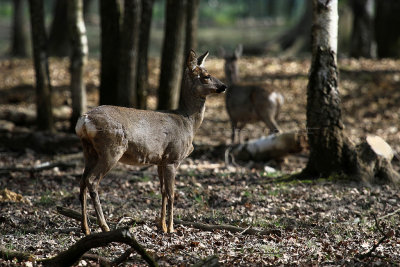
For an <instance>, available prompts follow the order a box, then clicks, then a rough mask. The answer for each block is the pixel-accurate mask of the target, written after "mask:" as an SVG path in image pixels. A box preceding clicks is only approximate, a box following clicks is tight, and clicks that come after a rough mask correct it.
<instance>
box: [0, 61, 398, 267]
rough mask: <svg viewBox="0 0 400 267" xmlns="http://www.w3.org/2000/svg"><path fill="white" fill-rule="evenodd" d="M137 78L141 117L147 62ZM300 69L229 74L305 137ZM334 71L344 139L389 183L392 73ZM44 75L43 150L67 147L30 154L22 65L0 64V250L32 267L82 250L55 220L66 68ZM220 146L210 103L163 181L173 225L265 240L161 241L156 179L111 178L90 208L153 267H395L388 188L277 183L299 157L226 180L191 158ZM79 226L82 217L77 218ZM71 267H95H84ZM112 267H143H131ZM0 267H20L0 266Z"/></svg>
mask: <svg viewBox="0 0 400 267" xmlns="http://www.w3.org/2000/svg"><path fill="white" fill-rule="evenodd" d="M150 65H151V68H150V85H151V88H152V90H151V96H150V97H149V107H150V108H154V107H155V106H156V98H155V97H154V95H155V88H156V87H157V77H158V74H159V69H158V67H157V66H158V65H159V61H156V60H152V61H151V64H150ZM309 65H310V62H309V60H305V59H304V60H301V59H296V60H289V59H285V60H283V59H279V58H244V59H243V60H241V63H240V69H241V71H242V75H241V76H242V77H243V79H244V80H246V81H254V82H265V83H268V84H270V85H271V86H274V87H276V88H277V89H278V90H279V91H280V92H281V93H282V94H283V95H284V96H285V100H286V103H285V105H284V106H283V109H282V114H281V116H280V119H279V122H278V123H279V124H280V125H281V127H282V128H283V129H284V130H285V131H305V130H306V126H305V125H306V115H305V107H306V91H307V89H306V88H307V72H308V69H309ZM206 67H207V68H208V70H209V72H210V73H211V74H213V75H215V76H217V77H219V78H221V79H223V76H224V75H223V72H222V71H223V61H222V60H220V59H210V60H209V61H208V62H207V63H206ZM339 67H340V86H339V87H340V93H341V96H342V107H343V121H344V124H345V133H346V134H347V135H348V136H349V137H350V139H351V140H353V141H354V142H355V143H358V142H360V140H362V139H363V138H365V136H366V135H367V134H376V135H379V136H381V137H382V138H383V139H385V140H386V141H387V142H388V143H389V144H390V145H391V147H392V148H393V149H394V151H395V152H396V153H397V155H396V157H395V158H394V160H393V162H392V163H393V165H394V167H395V169H396V170H397V171H399V170H400V159H399V153H400V129H399V127H400V104H399V103H400V60H397V61H396V60H352V59H341V60H339ZM50 68H51V79H52V83H53V86H54V97H53V102H54V104H55V107H56V110H55V112H56V118H57V123H56V125H57V130H58V133H57V134H55V135H46V134H44V136H47V137H49V136H50V137H54V136H57V137H58V138H59V139H57V140H64V139H68V141H66V142H61V143H59V144H58V143H56V142H55V141H54V142H53V143H45V144H44V145H43V144H38V143H34V142H33V141H32V140H42V139H40V138H39V139H38V136H39V135H40V134H38V133H37V132H36V131H35V129H34V125H33V123H34V113H35V106H34V89H33V86H32V85H33V83H34V73H33V70H32V69H33V68H32V62H30V61H26V60H12V61H11V60H3V61H1V62H0V116H1V117H0V125H1V127H0V247H5V248H7V249H10V250H16V251H25V252H29V253H31V254H33V255H35V256H36V257H37V258H45V257H51V256H54V255H56V254H57V253H59V252H61V251H63V250H66V249H67V248H68V247H69V246H70V245H72V244H74V243H75V242H76V241H77V240H79V239H81V238H82V237H83V234H82V233H81V232H80V228H79V227H80V224H79V222H77V221H75V220H73V219H71V218H68V217H64V216H63V215H61V214H59V213H58V212H57V210H56V207H57V206H62V207H65V208H70V209H73V210H76V211H79V210H80V203H79V200H78V194H79V178H80V176H81V174H82V170H83V156H82V154H81V148H80V144H79V140H78V139H77V138H76V137H75V136H74V135H73V134H67V133H66V131H67V129H68V127H69V125H68V120H67V118H68V116H67V115H68V114H69V112H70V108H69V106H70V102H71V100H70V93H69V91H68V86H67V85H68V80H69V74H68V61H67V60H54V59H53V60H51V64H50ZM98 76H99V64H98V62H97V61H96V60H90V61H89V64H88V70H87V73H86V83H87V85H88V105H89V107H93V106H96V105H97V101H98V92H97V90H96V88H97V87H98V85H99V80H98ZM65 114H67V115H65ZM12 121H13V122H12ZM242 135H243V137H244V138H245V139H251V138H257V137H260V136H262V135H265V132H264V126H263V125H262V124H261V123H257V124H254V125H248V126H247V127H246V129H245V130H244V131H243V134H242ZM32 137H35V138H36V139H35V138H32ZM229 137H230V125H229V120H228V116H227V113H226V111H225V105H224V96H223V95H218V96H212V97H210V98H209V99H208V100H207V109H206V115H205V120H204V122H203V124H202V126H201V128H200V130H199V131H198V133H197V135H196V138H195V142H194V143H195V152H194V154H193V155H192V156H191V157H189V158H188V159H186V160H185V161H184V162H183V164H182V165H181V167H180V170H179V174H178V176H177V179H176V195H175V217H176V218H178V219H180V220H182V221H185V222H201V223H205V224H213V225H216V224H228V225H234V226H240V227H243V228H244V229H247V228H251V229H253V228H254V229H259V230H263V229H265V230H271V231H270V233H269V234H266V235H261V234H255V235H250V234H246V233H245V232H242V233H232V232H229V231H227V230H214V231H205V230H201V229H197V228H194V227H190V226H184V225H182V224H175V230H176V232H175V233H172V234H163V233H161V232H160V230H158V228H157V223H156V221H157V218H158V216H159V212H160V209H161V208H160V207H161V197H160V192H159V182H158V178H157V170H156V168H154V167H151V168H148V169H146V170H144V171H139V169H138V168H137V167H132V166H126V165H122V164H120V165H118V166H117V167H115V168H114V169H113V170H112V171H111V172H110V173H109V174H108V175H107V176H106V177H105V178H104V179H103V180H102V182H101V186H100V198H101V201H102V206H103V210H104V213H105V216H106V218H107V220H108V221H110V222H114V223H118V225H119V226H132V227H133V235H134V237H135V238H136V239H137V241H138V242H139V243H140V244H142V245H143V246H144V247H145V248H146V249H147V250H148V251H149V252H150V253H151V254H152V255H153V257H154V258H155V259H156V260H157V262H158V263H159V264H160V265H162V266H189V265H191V264H193V263H195V262H197V261H199V260H200V259H202V258H205V257H207V256H210V255H217V256H218V259H219V261H220V263H221V264H222V265H224V266H232V265H242V266H249V265H253V266H255V265H257V266H259V265H303V266H311V265H312V266H316V265H323V266H339V265H340V266H343V265H345V266H367V265H368V266H370V265H376V266H392V265H397V266H398V265H399V264H400V229H399V224H398V222H399V219H400V213H399V212H398V211H399V208H400V193H399V191H398V189H397V188H394V187H393V186H391V185H362V184H358V183H356V182H352V181H347V180H341V179H336V178H337V177H321V178H320V179H318V180H302V181H297V180H296V181H291V182H285V181H283V180H282V179H280V178H279V177H282V176H285V175H287V174H291V173H295V172H299V171H300V170H301V169H302V168H303V167H304V166H305V164H306V161H307V152H306V151H305V152H302V153H299V154H297V155H292V156H289V157H288V158H287V160H286V162H285V164H284V165H283V166H282V168H281V169H280V170H277V171H270V169H265V168H264V167H265V166H271V167H275V165H274V163H273V162H261V163H260V162H237V165H235V166H226V165H225V161H224V158H223V157H217V156H215V154H213V153H208V152H207V151H205V150H201V149H200V150H199V151H200V153H196V148H200V147H201V146H202V145H208V146H211V147H212V146H218V145H221V144H229ZM46 144H47V145H46ZM49 144H50V145H49ZM38 147H39V148H40V149H37V148H38ZM45 163H56V164H55V166H54V167H53V168H50V169H45V170H39V171H38V170H33V169H29V168H31V167H34V166H40V164H42V165H41V166H44V165H43V164H45ZM26 168H28V169H26ZM266 170H268V172H267V171H266ZM5 189H7V190H9V191H7V190H5ZM14 193H15V194H14ZM16 194H19V195H16ZM89 203H90V202H89ZM90 204H91V203H90ZM89 212H90V214H92V215H93V214H94V212H93V208H92V206H91V205H89ZM384 216H385V217H384ZM375 218H377V222H376V221H375ZM91 228H92V230H94V231H99V227H98V226H97V225H96V223H95V222H91ZM380 230H381V231H380ZM382 232H383V233H382ZM384 234H387V236H386V238H383V236H384ZM381 238H383V239H384V240H383V242H382V243H381V244H379V246H378V247H377V248H376V249H374V250H373V252H372V253H371V255H370V256H369V257H360V255H362V254H365V253H367V252H368V251H369V250H371V248H372V247H373V246H374V244H376V243H377V242H378V241H379V240H380V239H381ZM126 249H127V246H126V245H120V244H118V243H112V244H111V245H109V246H108V247H104V248H98V249H93V250H92V251H91V253H95V254H98V255H100V256H102V257H106V258H110V259H112V258H115V257H117V256H119V255H121V254H122V253H123V252H124V251H125V250H126ZM78 264H79V266H86V265H90V266H91V265H96V263H95V262H93V261H89V260H82V261H80V262H79V263H78ZM78 264H77V265H78ZM124 264H125V265H124V266H131V265H134V266H139V265H145V263H144V261H143V260H142V259H141V258H140V257H139V256H138V255H137V254H135V253H134V254H132V256H131V257H130V258H129V259H128V261H127V262H125V263H124ZM0 265H1V266H4V265H5V266H6V265H9V266H24V265H25V266H29V263H28V262H19V261H17V260H4V259H0Z"/></svg>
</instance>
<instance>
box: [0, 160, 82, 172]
mask: <svg viewBox="0 0 400 267" xmlns="http://www.w3.org/2000/svg"><path fill="white" fill-rule="evenodd" d="M75 166H76V164H74V163H66V162H44V163H41V164H39V165H36V166H33V167H6V168H0V173H8V172H30V173H34V172H40V171H44V170H49V169H53V168H55V167H60V168H71V167H75Z"/></svg>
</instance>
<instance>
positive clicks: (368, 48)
mask: <svg viewBox="0 0 400 267" xmlns="http://www.w3.org/2000/svg"><path fill="white" fill-rule="evenodd" d="M372 4H373V0H352V1H351V8H352V11H353V32H352V36H351V47H350V56H352V57H355V58H360V57H365V58H373V57H375V54H376V51H374V48H375V47H376V46H375V45H374V29H373V16H372V11H373V10H372Z"/></svg>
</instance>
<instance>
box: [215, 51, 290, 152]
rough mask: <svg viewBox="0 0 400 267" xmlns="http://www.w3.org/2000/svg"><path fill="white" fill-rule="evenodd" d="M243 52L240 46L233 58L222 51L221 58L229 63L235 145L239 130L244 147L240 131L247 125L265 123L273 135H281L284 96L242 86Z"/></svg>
mask: <svg viewBox="0 0 400 267" xmlns="http://www.w3.org/2000/svg"><path fill="white" fill-rule="evenodd" d="M242 51H243V48H242V45H238V46H237V47H236V49H235V51H234V53H233V54H232V55H226V53H225V51H224V49H223V48H221V55H222V57H224V59H225V76H226V79H227V81H228V83H229V88H228V89H227V91H226V110H227V112H228V115H229V119H230V121H231V126H232V136H231V139H232V144H233V143H235V132H236V129H238V130H239V131H238V138H239V143H240V141H241V140H240V130H242V129H243V128H244V127H245V125H246V124H247V123H254V122H257V121H263V122H264V123H265V125H266V126H267V127H268V128H269V130H270V132H272V133H274V132H280V128H279V126H278V124H277V122H276V120H277V118H278V115H279V110H280V107H281V106H282V105H283V102H284V97H283V95H282V94H280V93H278V92H276V91H274V90H271V89H270V88H268V87H267V86H266V85H259V84H245V83H241V82H240V78H239V67H238V60H239V58H240V57H241V55H242Z"/></svg>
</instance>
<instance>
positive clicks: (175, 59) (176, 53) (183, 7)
mask: <svg viewBox="0 0 400 267" xmlns="http://www.w3.org/2000/svg"><path fill="white" fill-rule="evenodd" d="M186 11H187V0H182V1H175V0H167V2H166V21H165V32H164V44H163V50H162V59H161V74H160V85H159V89H158V109H175V108H177V107H178V103H179V93H180V85H181V79H182V71H183V53H184V49H185V23H186Z"/></svg>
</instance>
